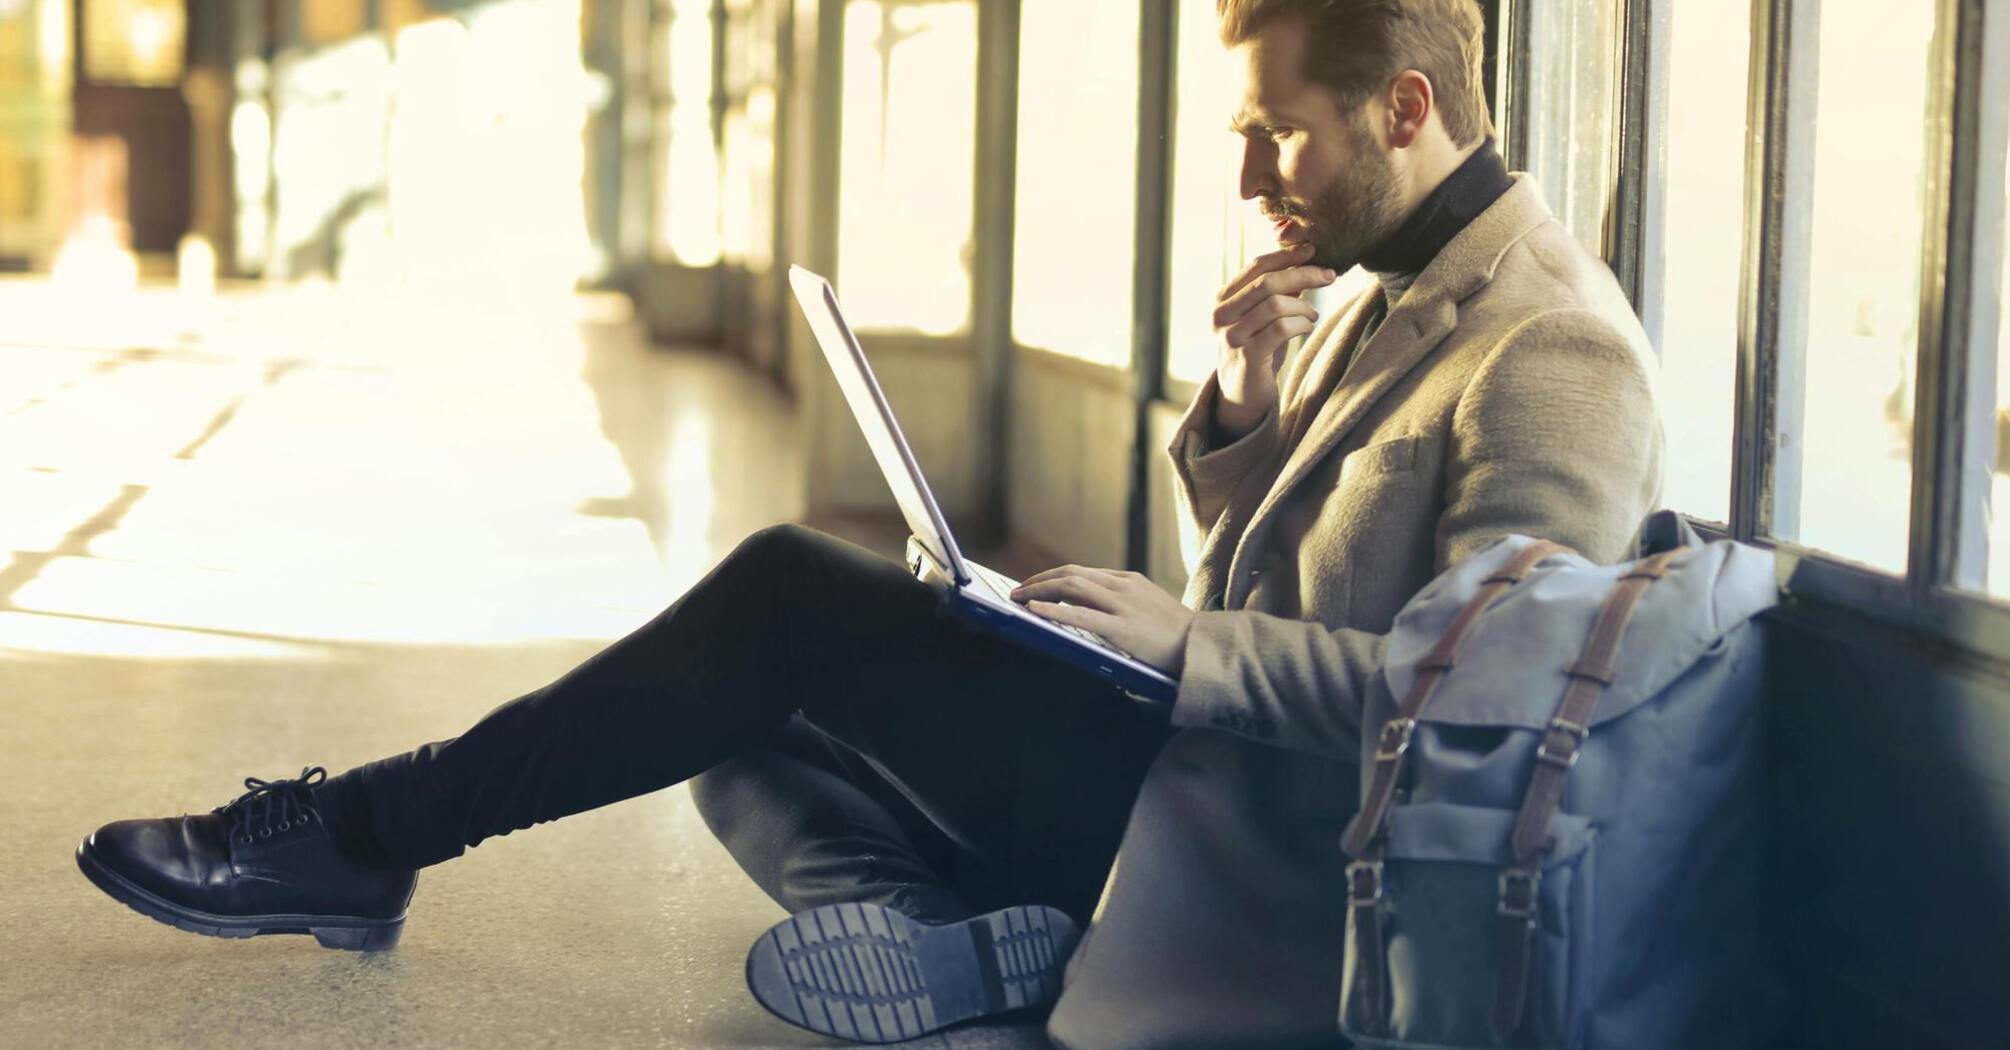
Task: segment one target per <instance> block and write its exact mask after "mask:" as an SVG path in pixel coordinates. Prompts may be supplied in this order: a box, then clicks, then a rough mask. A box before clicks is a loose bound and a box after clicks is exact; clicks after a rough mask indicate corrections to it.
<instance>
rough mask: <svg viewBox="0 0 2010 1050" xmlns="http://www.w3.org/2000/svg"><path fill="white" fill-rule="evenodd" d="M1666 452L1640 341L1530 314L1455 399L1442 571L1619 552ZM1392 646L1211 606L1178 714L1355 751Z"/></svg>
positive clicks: (1611, 558) (1331, 751) (1322, 749)
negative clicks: (1515, 541)
mask: <svg viewBox="0 0 2010 1050" xmlns="http://www.w3.org/2000/svg"><path fill="white" fill-rule="evenodd" d="M1661 456H1662V437H1661V424H1660V417H1659V416H1658V415H1657V413H1656V411H1655V405H1654V395H1653V387H1652V380H1651V378H1650V376H1649V373H1648V371H1647V368H1646V365H1645V362H1644V360H1643V357H1642V355H1641V353H1640V351H1639V350H1637V349H1636V348H1635V346H1634V345H1633V344H1632V343H1630V342H1629V341H1627V340H1626V339H1625V338H1624V337H1623V336H1621V335H1620V334H1619V333H1618V332H1616V331H1615V330H1614V329H1613V328H1612V327H1611V326H1610V325H1609V324H1606V323H1603V322H1601V321H1599V320H1598V319H1597V318H1596V317H1594V316H1593V315H1590V314H1586V313H1582V312H1578V311H1554V312H1551V313H1546V314H1542V315H1539V316H1537V317H1535V318H1532V319H1531V320H1529V321H1528V322H1525V323H1524V324H1522V325H1521V326H1520V327H1518V328H1517V329H1515V330H1514V331H1513V332H1512V333H1511V334H1510V335H1509V336H1508V337H1507V338H1505V339H1504V340H1502V342H1501V344H1500V345H1499V346H1498V347H1496V348H1495V349H1494V351H1493V352H1491V353H1490V354H1489V355H1488V358H1487V360H1486V361H1485V362H1484V363H1483V364H1482V365H1481V366H1480V367H1479V368H1478V369H1477V370H1476V371H1475V373H1474V376H1473V379H1472V381H1471V382H1470V384H1469V385H1468V386H1467V388H1466V390H1465V392H1464V393H1463V394H1462V395H1461V398H1460V401H1459V404H1458V406H1457V407H1456V408H1455V409H1454V412H1453V418H1452V423H1451V435H1450V447H1449V448H1448V450H1447V456H1446V468H1445V475H1444V486H1445V489H1444V499H1443V503H1444V509H1443V511H1442V512H1441V515H1440V517H1439V519H1438V521H1437V525H1436V533H1435V541H1436V549H1437V567H1438V568H1439V569H1440V570H1442V569H1444V568H1445V567H1447V566H1448V565H1450V564H1451V563H1453V562H1455V561H1458V560H1459V559H1461V558H1463V557H1465V556H1466V555H1468V554H1470V553H1472V552H1473V551H1475V550H1478V549H1479V548H1481V547H1483V546H1485V545H1486V544H1487V543H1488V542H1489V541H1491V540H1493V539H1496V538H1498V537H1500V536H1504V535H1508V534H1510V533H1520V534H1522V535H1527V536H1535V537H1540V538H1546V539H1552V540H1555V541H1556V542H1558V543H1563V544H1566V545H1568V546H1570V547H1572V548H1574V549H1576V550H1578V551H1579V552H1581V553H1583V554H1584V555H1585V556H1586V557H1589V558H1591V559H1593V560H1595V561H1599V562H1606V563H1609V562H1616V561H1619V560H1621V559H1622V558H1624V557H1625V555H1626V553H1627V551H1628V550H1629V548H1630V546H1631V543H1632V538H1633V535H1634V532H1635V531H1636V529H1637V528H1638V526H1639V523H1640V521H1641V519H1642V518H1644V517H1645V516H1646V514H1647V513H1648V512H1649V511H1651V510H1652V509H1653V507H1654V503H1655V501H1656V500H1657V499H1658V497H1659V495H1660V484H1661ZM1385 643H1386V638H1385V636H1383V635H1379V634H1371V633H1369V632H1366V631H1359V630H1354V629H1351V628H1341V629H1339V630H1332V629H1329V628H1327V627H1326V626H1325V625H1323V624H1319V623H1312V622H1307V621H1303V620H1294V619H1290V618H1288V617H1282V616H1274V615H1270V614H1267V613H1261V612H1253V611H1249V610H1228V611H1213V612H1202V613H1198V614H1196V615H1195V617H1194V620H1193V624H1192V627H1191V628H1190V630H1189V631H1188V634H1187V639H1186V648H1185V664H1184V666H1183V667H1182V669H1181V673H1180V682H1179V692H1178V694H1177V696H1176V697H1175V699H1174V703H1173V710H1172V721H1173V723H1174V724H1176V725H1181V726H1193V727H1208V728H1215V729H1223V730H1227V731H1229V732H1234V733H1238V734H1240V735H1243V736H1246V737H1249V738H1250V739H1253V740H1257V741H1260V742H1263V743H1268V744H1273V745H1276V746H1279V747H1286V748H1291V749H1293V750H1298V751H1307V752H1312V753H1316V754H1322V755H1327V756H1329V757H1345V758H1350V759H1351V758H1354V757H1356V756H1358V755H1359V753H1360V750H1359V749H1360V733H1361V709H1362V701H1363V699H1364V697H1365V696H1366V695H1367V692H1368V689H1369V688H1370V686H1371V685H1372V683H1373V682H1374V680H1375V678H1376V677H1377V676H1379V675H1380V674H1381V673H1382V661H1383V653H1384V647H1385Z"/></svg>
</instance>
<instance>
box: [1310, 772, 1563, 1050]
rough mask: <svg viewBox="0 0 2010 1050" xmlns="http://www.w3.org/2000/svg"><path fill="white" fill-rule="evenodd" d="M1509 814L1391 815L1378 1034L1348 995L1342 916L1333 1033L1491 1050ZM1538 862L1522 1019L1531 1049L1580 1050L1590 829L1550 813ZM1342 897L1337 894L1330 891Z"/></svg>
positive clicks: (1390, 1044) (1383, 1043)
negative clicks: (1547, 839)
mask: <svg viewBox="0 0 2010 1050" xmlns="http://www.w3.org/2000/svg"><path fill="white" fill-rule="evenodd" d="M1514 818H1515V814H1514V812H1513V811H1510V810H1497V809H1488V808H1483V807H1478V806H1461V805H1455V804H1452V803H1447V802H1430V803H1420V804H1417V805H1413V806H1398V807H1396V808H1395V809H1394V810H1392V811H1391V812H1390V815H1389V830H1388V841H1387V849H1386V853H1385V857H1384V861H1383V897H1382V900H1381V903H1380V905H1379V908H1378V914H1379V915H1380V918H1381V925H1382V951H1381V958H1382V965H1383V973H1384V974H1385V978H1386V979H1385V981H1384V986H1385V987H1386V988H1387V989H1388V993H1387V997H1386V999H1385V1001H1384V1015H1385V1017H1386V1018H1387V1021H1388V1023H1387V1025H1386V1029H1385V1030H1383V1031H1370V1030H1368V1029H1367V1026H1366V1025H1364V1024H1363V1023H1362V1016H1363V1014H1362V1007H1363V1004H1362V1003H1361V1002H1360V1001H1359V993H1358V992H1357V989H1356V987H1355V978H1356V975H1357V974H1358V973H1359V972H1360V970H1359V968H1360V967H1361V966H1362V965H1363V964H1364V960H1363V959H1361V958H1359V957H1358V956H1357V953H1356V950H1355V945H1356V940H1355V938H1356V935H1357V934H1356V924H1357V923H1358V922H1360V921H1361V916H1360V914H1359V913H1358V911H1357V910H1356V909H1353V908H1349V909H1348V915H1347V938H1346V942H1345V943H1346V956H1345V960H1344V963H1343V974H1342V980H1341V986H1340V987H1341V996H1340V1030H1341V1031H1342V1032H1343V1033H1344V1034H1345V1035H1346V1036H1347V1037H1348V1038H1349V1039H1352V1040H1353V1041H1354V1043H1355V1045H1356V1046H1360V1047H1377V1048H1386V1050H1423V1048H1431V1050H1454V1048H1457V1050H1466V1048H1471V1050H1482V1048H1485V1050H1493V1048H1496V1047H1498V1046H1500V1044H1499V1043H1498V1042H1496V1041H1495V1039H1494V1036H1493V1021H1492V1018H1493V1007H1494V995H1495V989H1496V987H1497V985H1498V983H1499V978H1500V974H1499V965H1500V949H1501V946H1500V943H1499V940H1500V937H1501V930H1500V914H1499V910H1498V908H1499V902H1500V875H1501V872H1502V871H1503V870H1505V869H1506V867H1507V866H1508V864H1509V862H1510V860H1511V858H1510V855H1509V852H1508V837H1509V835H1510V833H1511V831H1512V829H1513V826H1514ZM1551 829H1552V833H1553V835H1554V846H1553V847H1552V849H1551V850H1550V852H1549V854H1548V855H1547V856H1546V857H1545V858H1544V861H1543V868H1542V881H1541V885H1540V886H1539V888H1538V891H1537V900H1538V902H1539V910H1538V913H1537V927H1536V936H1535V939H1534V951H1533V953H1532V956H1533V958H1532V962H1533V965H1532V966H1531V968H1530V971H1529V976H1528V981H1527V988H1528V994H1527V998H1526V999H1525V1000H1524V1006H1523V1009H1524V1012H1525V1014H1526V1021H1527V1022H1528V1023H1527V1024H1525V1025H1524V1030H1525V1031H1531V1032H1532V1033H1533V1040H1534V1041H1533V1042H1531V1043H1515V1044H1511V1045H1514V1046H1534V1047H1541V1048H1545V1050H1548V1048H1570V1047H1575V1046H1577V1045H1579V1043H1580V1041H1581V1040H1580V1036H1579V1034H1578V1033H1579V1032H1580V1031H1581V1029H1582V1028H1583V1025H1582V1024H1581V1020H1582V1018H1581V1015H1582V1013H1583V1012H1584V1006H1585V1004H1586V1003H1587V1002H1588V999H1587V995H1588V993H1589V981H1590V980H1591V978H1592V976H1593V974H1594V973H1595V969H1594V968H1595V967H1596V966H1597V960H1595V959H1593V958H1592V957H1591V955H1592V953H1591V947H1592V944H1593V943H1594V940H1593V937H1592V933H1593V930H1592V920H1593V911H1594V907H1595V903H1596V902H1595V900H1594V897H1593V884H1594V881H1595V874H1596V864H1597V830H1596V828H1594V827H1593V826H1592V824H1591V822H1590V821H1589V820H1587V819H1585V818H1583V817H1579V816H1573V815H1571V814H1558V815H1557V816H1556V818H1555V820H1554V821H1553V822H1552V824H1551ZM1336 891H1337V892H1341V893H1344V892H1345V889H1344V887H1342V888H1336Z"/></svg>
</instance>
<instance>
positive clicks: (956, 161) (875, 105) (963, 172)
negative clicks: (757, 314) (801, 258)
mask: <svg viewBox="0 0 2010 1050" xmlns="http://www.w3.org/2000/svg"><path fill="white" fill-rule="evenodd" d="M843 104H844V135H843V143H842V145H841V147H840V149H839V154H840V156H839V162H838V163H839V189H838V286H837V290H838V295H839V297H840V299H841V300H842V301H843V302H844V306H845V315H846V316H847V317H848V318H850V319H851V321H852V324H853V325H854V327H857V328H879V329H911V330H916V331H921V332H925V333H928V334H931V335H948V334H951V333H954V332H960V331H963V330H965V329H966V328H967V327H968V326H969V324H970V262H969V255H970V251H969V249H970V227H971V209H972V202H971V189H972V185H973V182H974V177H975V174H976V164H977V160H976V149H977V6H976V4H975V3H973V2H972V0H957V2H953V3H924V4H909V3H901V4H893V3H886V4H881V3H877V2H875V0H853V2H852V3H849V4H847V5H846V6H845V13H844V102H843Z"/></svg>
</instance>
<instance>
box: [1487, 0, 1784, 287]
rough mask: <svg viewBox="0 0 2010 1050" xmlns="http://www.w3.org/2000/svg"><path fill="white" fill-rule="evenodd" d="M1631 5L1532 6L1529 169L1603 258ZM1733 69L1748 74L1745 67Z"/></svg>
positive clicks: (1613, 0)
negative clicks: (1622, 39) (1625, 24)
mask: <svg viewBox="0 0 2010 1050" xmlns="http://www.w3.org/2000/svg"><path fill="white" fill-rule="evenodd" d="M1669 6H1670V7H1671V8H1681V7H1686V6H1692V5H1688V4H1670V5H1669ZM1624 7H1625V4H1623V3H1622V2H1621V0H1584V2H1580V3H1568V4H1534V5H1531V7H1530V9H1529V35H1530V38H1531V39H1532V40H1533V41H1534V47H1533V49H1532V55H1533V58H1534V60H1533V61H1532V62H1531V63H1530V68H1529V86H1528V93H1529V121H1528V153H1527V157H1528V170H1529V171H1530V172H1532V173H1534V175H1535V177H1536V178H1537V179H1538V180H1539V181H1540V182H1541V184H1542V188H1543V191H1544V193H1545V194H1546V196H1547V197H1548V198H1549V202H1550V205H1551V206H1552V207H1554V208H1555V209H1556V215H1557V218H1559V219H1561V220H1563V224H1564V226H1565V227H1566V228H1568V229H1569V230H1570V232H1571V234H1572V235H1573V236H1575V237H1576V238H1577V239H1578V242H1579V243H1581V244H1583V245H1584V246H1585V247H1586V248H1588V249H1590V250H1591V251H1592V253H1593V254H1595V255H1598V256H1600V257H1601V258H1602V257H1604V256H1605V254H1606V252H1605V222H1606V216H1607V214H1608V213H1609V211H1610V209H1611V204H1612V194H1613V188H1614V186H1615V184H1616V181H1617V179H1618V169H1617V166H1616V158H1617V156H1618V151H1617V150H1615V149H1614V148H1613V146H1614V142H1615V139H1614V134H1615V131H1616V129H1617V127H1618V111H1619V27H1620V14H1621V11H1622V9H1623V8H1624ZM1733 21H1737V20H1735V19H1734V20H1733ZM1720 75H1721V74H1720ZM1729 76H1730V78H1734V79H1738V80H1743V79H1744V76H1745V72H1744V68H1743V67H1742V66H1740V67H1738V68H1736V69H1734V70H1732V72H1731V73H1730V75H1729Z"/></svg>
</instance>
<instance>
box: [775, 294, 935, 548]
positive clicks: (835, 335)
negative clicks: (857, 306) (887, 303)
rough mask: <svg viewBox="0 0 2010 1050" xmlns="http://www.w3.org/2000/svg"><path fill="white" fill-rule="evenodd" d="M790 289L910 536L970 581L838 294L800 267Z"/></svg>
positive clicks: (933, 496) (918, 465) (933, 497)
mask: <svg viewBox="0 0 2010 1050" xmlns="http://www.w3.org/2000/svg"><path fill="white" fill-rule="evenodd" d="M789 288H790V289H791V290H792V291H794V292H795V296H796V304H797V305H799V306H801V307H802V310H803V316H804V318H806V319H807V320H808V321H809V323H810V332H811V333H813V334H814V335H815V336H816V337H817V345H818V346H820V347H822V348H823V352H824V360H826V361H828V362H830V366H831V374H833V375H835V376H836V377H837V383H838V389H840V390H842V391H844V399H845V402H846V403H847V404H849V405H850V406H851V414H852V418H854V419H856V420H858V425H859V429H860V430H863V431H864V432H865V443H866V445H867V446H869V447H870V448H871V449H872V458H873V459H874V460H876V461H878V463H879V471H880V473H881V474H884V475H886V483H887V485H888V486H889V487H891V488H892V489H893V498H894V501H895V502H896V503H898V504H900V513H901V516H902V517H904V518H906V519H907V529H908V531H909V532H911V533H913V535H914V538H915V540H916V541H917V542H919V543H920V544H921V545H922V546H923V547H924V548H925V549H926V550H927V551H928V553H929V555H930V556H931V557H933V558H934V559H935V560H936V563H937V564H939V565H941V566H942V567H943V568H945V569H947V570H948V571H949V573H950V575H951V576H952V577H954V578H955V580H956V582H957V583H958V584H963V583H968V582H970V573H969V571H968V570H966V569H965V568H964V566H963V554H962V552H961V551H959V550H957V549H956V538H955V537H954V536H951V535H950V534H949V523H948V521H947V520H946V519H944V518H943V516H942V508H941V507H939V506H937V505H936V502H935V494H934V493H932V492H930V491H929V490H928V482H927V480H926V479H924V478H923V477H922V476H921V465H920V464H919V463H918V462H916V461H915V458H914V451H913V450H912V449H910V448H909V447H908V445H907V438H906V437H904V436H902V434H901V432H900V424H898V423H896V422H894V418H893V407H892V406H891V405H888V404H887V402H886V394H885V393H884V392H883V391H881V390H880V388H879V380H878V379H877V378H876V377H874V376H873V374H872V366H871V365H869V364H867V363H866V359H865V351H864V350H862V349H860V348H859V345H858V337H857V336H856V335H853V334H852V330H851V325H849V324H846V323H845V319H844V315H843V314H842V313H840V312H839V311H838V302H837V293H836V292H834V291H832V290H831V285H830V282H829V281H827V280H825V279H823V278H822V277H820V276H818V275H816V274H814V273H811V272H810V271H808V270H805V269H803V268H802V267H800V266H791V267H789Z"/></svg>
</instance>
